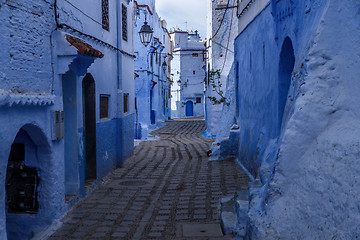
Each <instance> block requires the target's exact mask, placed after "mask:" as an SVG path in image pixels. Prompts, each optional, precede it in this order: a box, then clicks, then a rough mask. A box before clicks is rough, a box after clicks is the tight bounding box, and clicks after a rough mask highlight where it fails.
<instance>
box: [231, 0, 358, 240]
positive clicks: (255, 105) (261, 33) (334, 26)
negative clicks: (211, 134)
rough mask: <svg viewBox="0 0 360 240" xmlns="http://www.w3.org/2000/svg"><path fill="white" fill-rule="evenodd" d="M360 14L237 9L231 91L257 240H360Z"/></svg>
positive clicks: (349, 8)
mask: <svg viewBox="0 0 360 240" xmlns="http://www.w3.org/2000/svg"><path fill="white" fill-rule="evenodd" d="M359 9H360V2H359V1H354V0H346V1H342V2H338V1H333V0H316V1H310V0H309V1H286V0H272V1H267V0H253V1H252V0H246V1H239V2H238V9H237V15H238V18H239V22H238V23H239V25H238V27H239V35H238V36H237V37H236V39H235V43H234V44H235V47H234V49H235V57H234V68H233V69H234V72H233V74H232V75H233V76H234V79H235V80H234V81H229V83H233V85H231V86H230V85H229V86H228V89H230V88H233V89H235V91H234V94H233V95H232V96H230V100H231V104H232V105H234V106H235V108H234V109H235V111H234V116H235V119H236V123H237V125H238V126H239V130H238V131H237V134H238V143H237V147H236V150H237V151H236V153H235V156H236V158H237V160H238V161H239V163H240V164H241V165H242V166H243V167H244V169H246V170H247V171H248V172H249V174H250V177H251V178H253V179H254V181H253V183H251V184H250V188H249V201H250V203H248V202H247V203H246V204H244V206H245V208H247V207H248V206H249V209H248V210H247V214H246V216H243V217H244V218H243V220H244V219H248V220H249V222H248V224H246V223H245V226H247V236H248V237H249V238H252V239H331V238H335V239H336V238H337V239H356V238H358V237H359V233H360V232H359V227H358V226H357V225H356V226H355V225H354V224H353V223H354V222H358V218H359V214H358V213H359V209H358V201H357V196H358V195H359V193H360V190H359V188H358V187H357V182H358V171H359V169H360V164H359V161H358V159H359V158H358V156H359V153H360V152H359V147H358V146H360V138H359V136H360V134H359V133H360V127H359V126H360V124H359V123H360V121H359V117H358V116H360V115H359V114H360V111H359V108H358V104H357V103H358V101H359V100H360V95H359V94H358V91H359V90H360V83H359V81H358V80H357V79H358V76H359V74H360V69H359V67H358V66H359V61H360V57H359V56H360V48H359V46H360V31H359V29H360V25H359V24H360V14H359ZM234 116H233V115H231V118H234ZM355 146H356V147H355ZM244 206H243V207H244ZM238 207H239V206H238ZM238 209H242V208H241V206H240V208H238ZM238 214H239V215H241V213H240V212H238ZM243 224H244V223H243ZM243 233H244V232H243Z"/></svg>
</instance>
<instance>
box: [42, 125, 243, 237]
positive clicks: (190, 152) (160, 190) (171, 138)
mask: <svg viewBox="0 0 360 240" xmlns="http://www.w3.org/2000/svg"><path fill="white" fill-rule="evenodd" d="M205 128H206V124H205V122H204V121H203V120H197V119H193V120H192V119H179V120H176V121H173V122H169V123H167V126H166V127H164V128H161V129H158V130H156V131H154V132H153V133H152V134H153V135H155V136H156V139H155V140H151V141H143V142H141V143H140V144H139V145H138V146H136V147H135V149H134V154H133V156H132V157H131V158H130V159H128V160H127V162H126V163H125V165H124V167H123V168H118V169H116V170H115V171H114V172H113V173H111V174H110V175H109V178H108V179H107V180H106V181H105V182H103V183H102V184H100V186H99V187H98V188H97V189H96V190H94V191H93V192H92V193H91V194H90V196H89V197H88V198H87V199H85V200H84V201H82V202H80V203H79V204H78V205H77V206H75V207H74V209H73V210H72V211H71V212H69V214H68V215H67V216H66V217H65V218H64V219H63V220H62V222H63V224H62V226H61V227H60V228H59V229H58V230H57V231H56V232H55V233H53V235H51V236H50V237H49V239H50V240H60V239H61V240H63V239H64V240H65V239H66V240H70V239H71V240H76V239H86V240H92V239H94V240H95V239H96V240H98V239H134V240H135V239H213V240H215V239H231V237H229V236H221V235H222V234H221V232H220V235H219V234H218V233H219V231H218V230H217V229H218V228H219V223H220V221H219V213H218V207H219V199H220V197H222V196H225V195H231V194H233V193H234V192H235V191H237V190H244V189H246V188H247V183H248V181H249V179H248V177H247V175H246V174H245V173H244V172H243V171H242V169H241V168H240V167H239V166H238V165H237V164H236V163H235V162H234V161H232V160H223V161H211V162H209V161H208V157H207V154H206V153H207V151H208V150H209V149H210V145H211V142H212V140H210V139H205V138H202V137H201V134H202V132H203V131H204V130H205ZM198 224H207V225H198ZM198 226H200V230H199V229H198V230H197V227H198ZM201 227H203V228H202V229H201Z"/></svg>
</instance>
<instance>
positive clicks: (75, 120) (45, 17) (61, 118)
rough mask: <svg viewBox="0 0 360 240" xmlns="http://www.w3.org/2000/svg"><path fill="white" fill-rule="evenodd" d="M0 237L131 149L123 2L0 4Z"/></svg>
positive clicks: (127, 22) (48, 209) (29, 226)
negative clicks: (0, 126)
mask: <svg viewBox="0 0 360 240" xmlns="http://www.w3.org/2000/svg"><path fill="white" fill-rule="evenodd" d="M0 19H1V23H0V30H1V31H2V33H3V34H4V35H3V36H9V37H2V38H1V39H0V43H1V45H2V46H3V48H2V50H1V53H2V57H1V58H0V63H1V66H0V76H1V80H0V112H1V115H0V124H1V125H2V126H3V128H2V130H0V147H1V151H0V154H1V158H0V159H1V160H0V169H1V173H0V186H1V190H0V199H2V200H1V201H0V239H30V238H31V237H33V236H35V235H37V234H40V233H41V231H42V230H44V229H45V228H46V227H47V226H49V225H50V224H51V223H52V222H53V221H54V220H55V219H57V218H59V217H60V216H62V215H63V214H64V213H65V212H66V211H67V210H68V209H69V208H70V207H71V206H73V205H74V204H75V203H76V202H77V201H78V200H79V199H81V198H83V197H84V196H85V195H86V194H87V193H88V192H89V191H91V189H92V187H93V186H95V185H96V183H97V181H98V180H100V179H101V178H102V177H104V176H105V175H106V174H107V173H109V171H111V170H112V169H114V168H115V167H116V166H122V164H123V163H124V161H125V159H126V158H127V157H128V156H130V154H131V153H132V149H133V135H134V131H133V127H132V126H133V122H134V116H135V114H134V109H135V107H134V101H133V99H134V81H133V79H134V77H133V73H134V69H133V62H134V57H135V56H134V55H133V43H132V38H133V29H132V25H133V22H132V21H133V2H132V1H127V0H124V1H108V0H102V1H98V2H97V3H96V4H95V5H91V4H89V3H88V1H85V0H81V1H78V0H77V1H75V0H72V1H69V0H66V1H65V0H58V1H40V2H38V1H26V3H25V2H22V1H11V2H10V1H0Z"/></svg>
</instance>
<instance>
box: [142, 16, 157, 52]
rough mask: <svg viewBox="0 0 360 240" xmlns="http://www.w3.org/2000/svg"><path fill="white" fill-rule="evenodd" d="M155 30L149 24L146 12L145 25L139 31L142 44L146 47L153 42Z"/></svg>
mask: <svg viewBox="0 0 360 240" xmlns="http://www.w3.org/2000/svg"><path fill="white" fill-rule="evenodd" d="M153 32H154V31H153V30H152V29H151V27H150V26H149V25H148V24H147V21H146V14H145V22H144V25H142V27H141V29H140V32H139V36H140V41H141V43H142V44H144V46H145V47H146V46H147V45H148V44H149V43H150V42H151V39H152V35H153Z"/></svg>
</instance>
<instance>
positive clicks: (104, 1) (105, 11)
mask: <svg viewBox="0 0 360 240" xmlns="http://www.w3.org/2000/svg"><path fill="white" fill-rule="evenodd" d="M101 11H102V27H103V29H105V30H107V31H109V0H101Z"/></svg>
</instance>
